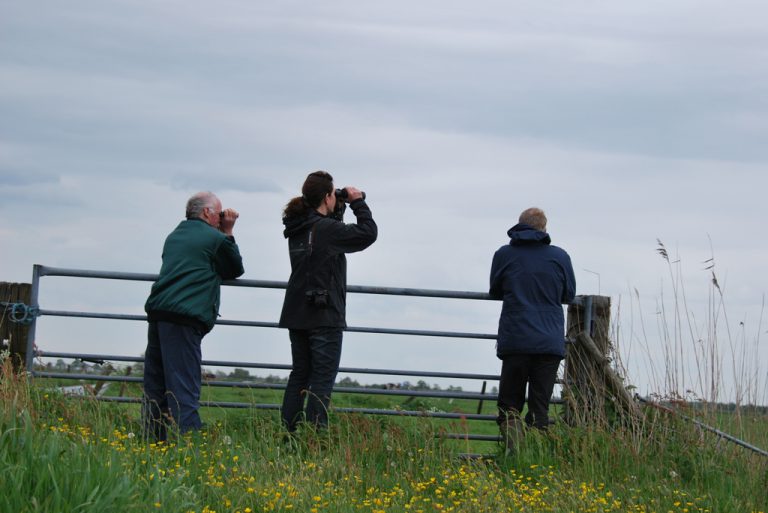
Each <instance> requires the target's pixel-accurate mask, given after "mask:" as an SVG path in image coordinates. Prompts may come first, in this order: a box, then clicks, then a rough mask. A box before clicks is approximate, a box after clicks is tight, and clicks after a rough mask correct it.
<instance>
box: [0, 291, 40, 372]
mask: <svg viewBox="0 0 768 513" xmlns="http://www.w3.org/2000/svg"><path fill="white" fill-rule="evenodd" d="M31 296H32V286H31V285H30V284H29V283H7V282H0V313H2V315H0V341H5V340H8V341H9V347H8V349H9V351H10V356H11V362H12V364H13V369H14V371H17V372H18V371H20V370H22V369H23V368H24V362H26V357H27V337H28V334H29V325H28V324H25V323H20V322H14V321H15V320H17V319H18V317H19V316H18V307H17V308H16V309H14V305H29V302H30V298H31Z"/></svg>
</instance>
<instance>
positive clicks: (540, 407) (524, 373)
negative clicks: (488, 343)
mask: <svg viewBox="0 0 768 513" xmlns="http://www.w3.org/2000/svg"><path fill="white" fill-rule="evenodd" d="M560 360H561V358H560V357H559V356H557V355H552V354H517V355H511V356H506V357H505V358H504V360H503V363H502V365H501V380H500V381H499V400H498V406H499V416H498V418H497V422H498V424H499V425H500V426H503V425H505V423H506V421H507V419H508V418H509V417H511V416H517V417H519V416H520V414H521V412H522V411H523V403H525V387H526V385H528V413H527V414H526V415H525V422H526V424H528V425H529V426H534V427H537V428H539V429H546V428H547V426H548V425H549V416H548V411H549V399H550V398H551V397H552V390H553V389H554V388H555V380H556V379H557V369H558V367H559V366H560Z"/></svg>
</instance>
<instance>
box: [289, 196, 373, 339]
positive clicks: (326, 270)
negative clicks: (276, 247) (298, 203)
mask: <svg viewBox="0 0 768 513" xmlns="http://www.w3.org/2000/svg"><path fill="white" fill-rule="evenodd" d="M349 206H350V208H351V209H352V212H353V213H354V214H355V217H356V218H357V223H356V224H351V223H350V224H345V223H343V222H342V221H339V220H336V219H333V218H331V217H328V216H324V215H322V214H320V213H319V212H317V211H316V210H314V209H310V210H309V212H308V214H307V215H306V216H302V217H298V218H296V217H294V218H283V224H284V225H285V230H284V231H283V235H284V236H285V238H286V239H288V251H289V254H290V257H291V277H290V278H289V280H288V288H287V289H286V291H285V300H284V301H283V311H282V313H281V314H280V327H281V328H288V329H303V330H306V329H314V328H325V327H338V328H346V326H347V322H346V301H347V298H346V296H347V258H346V256H345V253H354V252H356V251H362V250H364V249H365V248H367V247H368V246H370V245H371V244H373V243H374V242H375V241H376V237H377V235H378V228H377V226H376V222H375V221H374V220H373V215H372V214H371V209H370V208H368V205H367V204H366V203H365V200H362V199H358V200H356V201H353V202H352V203H350V205H349Z"/></svg>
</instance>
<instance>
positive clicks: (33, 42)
mask: <svg viewBox="0 0 768 513" xmlns="http://www.w3.org/2000/svg"><path fill="white" fill-rule="evenodd" d="M767 29H768V6H767V5H766V4H765V3H764V2H760V1H737V2H722V1H720V2H714V1H702V0H695V1H694V0H691V1H672V2H670V1H647V2H614V1H596V0H595V1H576V2H574V1H553V2H546V3H541V2H518V1H515V2H509V1H479V2H471V3H469V2H446V1H444V0H440V1H437V0H434V1H422V2H401V1H399V0H393V1H390V2H376V3H373V2H358V1H346V2H345V1H330V2H295V1H281V2H250V1H245V0H228V1H220V2H204V1H199V0H185V1H180V0H179V1H177V0H164V1H160V0H153V1H151V2H149V1H135V0H134V1H127V0H126V1H110V2H104V1H102V0H72V1H68V2H55V1H38V0H25V1H23V2H19V1H11V0H0V215H1V216H2V221H3V222H2V223H0V280H3V281H29V280H30V277H31V273H32V265H33V264H35V263H39V264H44V265H48V266H57V267H68V268H82V269H97V270H115V271H133V272H148V273H154V272H157V271H158V270H159V268H160V252H161V247H162V243H163V240H164V238H165V236H166V235H167V234H168V233H169V232H170V231H171V230H172V229H173V228H174V227H175V226H176V224H177V223H178V222H179V221H180V220H181V219H182V217H183V214H184V204H185V202H186V199H187V198H188V197H189V196H190V195H191V194H193V193H194V192H196V191H199V190H212V191H214V192H216V193H217V194H218V195H219V196H220V198H221V200H222V202H223V203H224V206H225V207H232V208H235V209H237V210H238V211H239V212H240V214H241V216H240V219H239V221H238V223H237V226H236V227H235V235H236V237H237V241H238V244H239V245H240V249H241V252H242V254H243V257H244V261H245V268H246V273H245V276H244V277H245V278H251V279H265V280H286V279H287V278H288V274H289V263H288V255H287V245H286V242H285V240H284V239H283V237H282V233H281V232H282V225H281V222H280V217H281V209H282V207H283V205H284V204H285V203H286V202H287V201H288V200H289V199H290V198H291V197H292V196H295V195H297V193H298V191H299V188H300V186H301V184H302V182H303V180H304V178H305V176H306V175H307V174H308V173H309V172H311V171H313V170H316V169H325V170H327V171H329V172H331V173H332V174H333V175H334V177H335V178H336V182H337V185H339V186H343V185H354V186H357V187H359V188H361V189H363V190H365V191H366V192H367V194H368V198H369V204H370V206H371V208H372V210H373V213H374V217H375V219H376V221H377V222H378V223H379V230H380V235H379V240H378V241H377V242H376V243H375V244H374V245H373V246H372V247H371V248H369V249H368V250H366V251H364V252H363V253H359V254H355V255H351V256H350V257H349V282H350V283H352V284H356V285H380V286H397V287H422V288H434V289H450V290H471V291H486V290H487V286H488V273H489V268H490V262H491V258H492V255H493V253H494V251H495V250H496V249H497V248H498V247H499V246H501V245H503V244H505V243H506V242H507V241H508V239H507V236H506V231H507V229H508V228H509V227H510V226H512V225H513V224H515V222H516V219H517V216H518V215H519V213H520V211H522V210H523V209H525V208H527V207H530V206H539V207H541V208H543V209H545V211H546V212H547V214H548V217H549V231H550V234H551V236H552V240H553V243H554V244H556V245H559V246H561V247H563V248H565V249H566V250H567V251H568V252H569V253H570V255H571V257H572V260H573V263H574V268H575V270H576V277H577V286H578V293H579V294H602V295H607V296H611V298H612V301H613V303H614V312H613V313H614V315H616V316H617V317H616V318H615V322H614V325H615V326H617V327H618V328H619V330H618V331H617V332H616V334H615V337H614V338H615V342H616V343H617V344H618V345H619V348H620V351H621V353H622V357H623V359H624V360H625V363H626V364H627V365H628V367H629V371H630V381H631V382H633V383H637V384H638V386H639V387H640V391H641V392H643V393H648V392H652V391H661V392H667V391H669V389H670V388H675V389H676V390H677V391H679V392H684V391H685V390H686V389H691V390H694V391H695V392H697V393H701V391H702V389H704V388H706V387H705V386H702V385H701V383H702V382H703V380H701V379H699V378H698V376H697V374H698V373H697V371H696V370H695V369H697V368H701V366H698V365H697V364H695V359H694V358H693V355H694V353H695V352H696V351H698V352H699V354H704V352H706V351H708V349H707V348H709V347H711V346H712V340H715V338H714V337H712V336H711V335H710V334H711V333H716V334H717V337H716V340H717V347H718V354H719V355H720V357H721V358H722V369H721V371H722V374H723V380H724V383H723V385H722V387H723V394H724V395H725V396H728V397H731V396H733V394H734V393H737V392H738V391H739V390H741V391H742V392H744V391H745V389H747V390H746V392H745V393H747V395H750V394H751V395H752V396H753V397H754V398H756V400H758V401H760V402H763V403H765V402H768V401H767V399H768V397H767V396H768V388H767V387H768V385H767V384H766V381H768V375H767V374H766V370H765V369H766V363H767V362H768V349H767V348H766V338H768V334H767V333H766V332H767V331H768V328H767V327H766V324H765V323H763V321H762V320H761V319H762V313H763V311H762V305H763V300H764V295H765V293H766V291H767V290H768V274H767V273H766V272H765V265H764V262H765V260H766V257H767V256H768V242H767V241H766V237H765V236H764V233H765V229H764V228H763V226H762V225H763V222H764V221H765V219H766V218H768V215H766V214H768V206H766V202H765V200H764V197H765V194H766V190H767V189H768V174H767V173H766V162H768V144H766V143H767V142H768V141H766V138H767V137H766V133H768V95H766V90H768V66H765V63H766V62H768V30H767ZM348 215H349V214H348ZM348 220H351V219H348ZM657 239H659V240H661V241H662V242H663V243H664V244H665V246H666V248H667V250H668V251H669V254H670V257H671V260H672V261H677V263H673V264H667V262H666V261H664V259H663V258H662V257H661V256H660V255H659V254H658V253H657V252H656V250H657V247H658V245H657ZM713 257H714V262H715V268H714V272H715V273H716V274H715V276H716V278H717V280H718V285H719V286H720V288H721V290H722V292H723V298H722V305H724V308H723V307H722V305H721V303H720V299H721V298H720V297H719V292H718V291H717V289H715V288H713V287H712V285H711V278H712V275H711V272H712V270H707V269H706V268H707V267H708V266H709V263H708V262H707V261H708V260H709V259H710V258H713ZM149 286H150V284H149V283H139V284H130V283H121V282H104V281H93V280H90V281H89V280H72V279H63V278H45V279H44V280H43V284H42V288H41V298H40V303H41V307H42V308H46V309H72V310H91V311H93V310H95V311H106V312H115V313H116V312H122V313H141V312H142V311H143V310H142V309H143V302H144V299H145V298H146V295H147V293H148V290H149ZM674 287H677V298H678V304H679V306H680V307H679V308H678V309H677V310H679V311H682V313H681V314H680V319H682V320H681V322H680V323H679V324H675V322H674V318H675V316H674V312H675V308H674V303H675V301H674V298H675V294H674V290H675V289H674ZM683 293H684V294H683ZM683 297H684V299H685V304H681V303H682V299H681V298H683ZM0 300H1V299H0ZM281 303H282V292H281V291H274V290H272V291H269V290H267V291H264V290H255V289H248V290H240V289H238V290H232V289H227V290H225V291H224V298H223V305H222V309H221V313H222V316H223V317H224V318H227V319H250V320H261V321H276V319H277V317H278V316H279V311H280V306H281ZM499 308H500V305H499V304H498V303H495V302H487V303H486V302H461V301H455V300H427V299H424V300H421V299H405V298H390V297H375V296H350V297H349V312H348V322H349V324H350V325H353V326H371V325H385V326H387V327H392V328H399V327H402V328H418V329H456V330H458V331H471V332H480V333H493V332H495V329H496V321H497V316H498V312H499ZM662 312H664V313H665V314H664V315H662ZM686 312H688V314H689V315H688V316H686V315H685V313H686ZM688 317H690V319H691V320H690V322H689V320H688ZM665 319H666V321H665ZM665 337H666V338H667V339H668V340H667V347H671V348H673V349H674V351H673V352H674V353H678V352H681V353H683V354H684V355H685V356H684V357H681V360H686V361H689V362H694V363H692V364H682V363H681V364H680V368H679V369H677V370H675V371H673V372H672V374H673V375H674V376H675V377H676V379H677V380H678V381H679V382H675V383H674V386H673V387H670V385H669V383H668V380H665V379H664V374H665V363H664V362H665V360H666V361H669V358H668V357H665V355H666V354H667V353H665V349H664V342H663V339H664V338H665ZM699 340H701V342H698V341H699ZM145 343H146V342H145V326H144V325H143V323H137V322H133V323H131V322H114V321H113V322H108V321H75V320H67V319H59V318H52V317H43V318H41V319H40V322H39V325H38V345H39V346H40V347H41V348H42V349H48V350H58V351H65V350H66V351H87V352H106V353H109V354H130V355H135V354H139V353H141V352H142V351H143V349H144V345H145ZM344 344H345V347H344V354H343V357H342V365H344V366H359V367H399V368H408V369H424V370H454V371H467V372H489V373H494V372H498V371H499V368H500V365H499V361H498V360H496V358H495V352H494V348H493V342H490V341H477V340H452V341H446V340H440V339H424V338H412V339H411V338H407V337H385V336H374V335H356V334H348V335H347V336H346V338H345V342H344ZM288 346H289V344H288V340H287V334H286V333H285V332H282V331H280V330H264V329H262V330H256V329H236V328H228V327H219V328H217V329H216V330H214V332H213V333H212V334H211V335H209V336H208V337H206V339H205V341H204V346H203V354H204V358H207V359H226V360H230V359H235V360H245V361H260V362H272V363H288V362H289V359H290V353H289V347H288ZM734 355H736V358H733V356H734ZM742 362H744V367H743V368H742V367H741V365H742ZM734 374H736V375H738V376H741V378H740V379H739V380H736V381H733V375H734ZM744 376H747V378H744ZM388 379H389V378H381V379H379V381H386V380H388ZM375 380H376V379H374V381H375ZM464 385H465V387H466V388H472V387H476V386H477V384H464Z"/></svg>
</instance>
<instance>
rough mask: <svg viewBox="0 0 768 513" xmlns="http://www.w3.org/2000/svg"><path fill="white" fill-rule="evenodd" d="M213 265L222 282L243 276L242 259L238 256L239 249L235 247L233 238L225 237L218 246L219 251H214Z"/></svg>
mask: <svg viewBox="0 0 768 513" xmlns="http://www.w3.org/2000/svg"><path fill="white" fill-rule="evenodd" d="M215 265H216V272H218V273H219V276H221V277H222V279H224V280H231V279H234V278H237V277H239V276H242V275H243V273H244V272H245V269H243V258H242V257H241V256H240V249H239V248H238V247H237V243H236V242H235V238H234V237H231V236H227V237H225V238H224V240H223V241H222V243H221V244H219V249H218V250H217V251H216V257H215Z"/></svg>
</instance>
